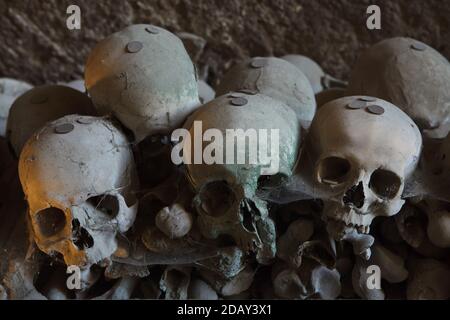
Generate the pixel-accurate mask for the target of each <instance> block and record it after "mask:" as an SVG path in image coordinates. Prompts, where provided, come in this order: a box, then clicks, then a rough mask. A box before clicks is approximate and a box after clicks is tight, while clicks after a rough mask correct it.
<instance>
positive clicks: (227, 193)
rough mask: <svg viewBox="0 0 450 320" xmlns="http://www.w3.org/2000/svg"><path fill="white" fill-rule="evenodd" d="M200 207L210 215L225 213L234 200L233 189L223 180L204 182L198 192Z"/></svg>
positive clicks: (217, 215) (215, 215)
mask: <svg viewBox="0 0 450 320" xmlns="http://www.w3.org/2000/svg"><path fill="white" fill-rule="evenodd" d="M199 196H200V202H201V208H202V209H203V210H204V211H205V212H206V213H207V214H209V215H210V216H213V217H219V216H221V215H223V214H225V213H226V212H227V211H228V209H229V208H230V207H231V206H232V205H233V203H234V202H235V201H236V197H235V195H234V192H233V190H231V188H230V186H229V185H228V184H227V183H226V182H225V181H214V182H210V183H208V184H206V185H205V186H204V187H203V188H202V190H201V191H200V193H199Z"/></svg>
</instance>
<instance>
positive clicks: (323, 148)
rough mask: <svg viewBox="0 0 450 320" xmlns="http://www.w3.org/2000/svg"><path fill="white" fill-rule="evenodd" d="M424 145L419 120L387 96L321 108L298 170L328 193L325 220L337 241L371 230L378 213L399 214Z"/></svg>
mask: <svg viewBox="0 0 450 320" xmlns="http://www.w3.org/2000/svg"><path fill="white" fill-rule="evenodd" d="M421 147H422V138H421V135H420V132H419V130H418V128H417V126H416V125H415V124H414V122H413V121H412V120H411V119H410V118H409V117H408V116H407V115H406V114H405V113H403V112H402V111H401V110H400V109H398V108H397V107H395V106H394V105H392V104H390V103H388V102H386V101H383V100H381V99H376V98H373V97H366V96H354V97H345V98H341V99H338V100H334V101H332V102H330V103H328V104H326V105H324V106H323V107H321V108H320V109H319V111H318V112H317V115H316V117H315V118H314V121H313V123H312V125H311V128H310V131H309V134H308V137H307V139H306V145H305V147H304V150H303V153H302V158H301V160H300V165H299V167H298V170H300V171H301V172H302V173H305V179H307V180H308V181H309V183H310V184H311V185H312V186H313V190H316V191H317V194H321V193H322V195H321V198H322V199H323V201H324V205H325V206H324V217H323V218H324V220H325V221H327V225H328V231H329V232H330V233H331V234H332V236H333V237H334V238H335V239H336V240H341V239H343V238H344V236H346V235H347V236H350V235H351V237H353V238H355V237H357V235H356V233H355V232H356V231H357V232H358V233H361V234H367V233H368V232H369V227H370V224H371V222H372V220H373V219H374V218H375V217H376V216H392V215H394V214H396V213H398V211H399V210H400V209H401V207H402V205H403V203H404V200H402V198H401V195H402V192H403V190H404V185H405V180H406V179H407V178H408V177H409V176H410V175H411V173H412V172H413V171H414V169H415V168H416V165H417V162H418V159H419V155H420V152H421ZM371 242H373V241H371ZM370 245H371V243H370V244H369V246H370Z"/></svg>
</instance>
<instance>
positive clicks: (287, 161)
mask: <svg viewBox="0 0 450 320" xmlns="http://www.w3.org/2000/svg"><path fill="white" fill-rule="evenodd" d="M180 37H181V38H182V39H183V40H184V41H190V40H192V39H196V41H198V39H201V38H199V37H196V36H194V35H188V34H186V33H183V34H180ZM200 43H201V48H200V51H201V49H203V47H204V45H205V44H204V41H203V42H202V41H200ZM197 49H198V48H197ZM199 55H201V52H200V53H199V52H196V53H194V54H193V53H192V52H189V53H188V52H187V51H186V49H185V47H184V45H183V42H182V40H180V38H179V37H177V36H176V35H174V34H172V33H170V32H169V31H167V30H164V29H163V28H160V27H156V26H153V25H132V26H130V27H127V28H125V29H124V30H121V31H119V32H117V33H115V34H113V35H111V36H109V37H108V38H106V39H104V40H102V41H101V42H100V43H98V44H97V45H96V47H95V48H94V49H93V51H92V52H91V54H90V56H89V58H88V60H87V64H86V69H85V79H84V83H85V87H86V90H87V91H86V93H84V92H80V91H77V90H75V89H73V88H70V87H68V86H67V85H48V86H42V87H35V88H33V89H30V88H29V87H27V86H26V85H23V86H21V87H20V89H19V90H18V91H17V92H18V93H16V92H14V93H12V90H11V89H7V88H8V83H10V82H5V83H6V84H7V85H6V86H5V85H4V87H5V88H6V90H5V92H4V93H2V92H0V93H1V94H2V95H0V102H1V103H2V105H1V106H0V107H1V110H9V109H10V110H9V117H8V124H7V139H8V142H9V143H10V145H11V147H12V150H13V152H14V153H15V154H16V156H17V157H18V168H19V176H20V182H21V185H22V189H23V192H24V194H25V197H26V200H27V203H28V207H27V210H26V211H27V212H26V213H21V212H11V213H10V217H9V218H8V219H5V221H3V222H2V224H3V225H6V226H8V225H10V226H13V223H14V221H22V225H23V226H29V227H28V228H26V227H22V228H21V229H20V228H19V229H18V230H19V231H17V232H15V233H14V236H15V237H17V239H19V240H20V241H19V240H18V241H9V242H5V246H6V245H8V247H5V249H6V250H7V253H5V254H4V257H2V259H1V260H2V265H0V266H1V267H2V268H0V293H2V295H3V296H4V297H5V298H9V299H23V298H42V299H74V298H76V299H92V298H96V299H129V298H154V299H161V298H165V299H222V298H223V299H230V298H232V299H240V298H246V299H247V298H249V299H261V298H264V299H278V298H283V299H346V298H357V297H359V298H362V299H406V298H407V299H448V298H450V283H449V281H450V280H449V279H450V265H449V261H450V260H449V258H450V255H449V252H450V251H449V247H450V162H449V159H450V136H449V135H448V132H449V130H450V129H449V128H450V126H449V122H450V64H449V63H448V61H447V60H446V59H445V58H444V57H443V56H441V55H440V54H439V53H438V52H437V51H435V50H434V49H432V48H431V47H429V46H427V45H425V44H424V43H422V42H419V41H416V40H413V39H409V38H393V39H388V40H385V41H382V42H381V43H378V44H376V45H374V46H373V47H371V48H369V49H368V50H367V51H366V52H365V53H363V54H362V55H361V57H360V58H359V61H358V62H357V64H356V66H355V68H354V71H353V73H352V75H351V76H350V82H349V83H348V85H347V83H346V82H344V81H341V80H338V79H335V78H333V77H331V76H330V75H327V74H326V73H325V72H324V71H323V70H322V69H321V67H320V66H319V65H318V64H316V63H315V62H314V61H312V60H311V59H309V58H307V57H305V56H301V55H288V56H285V57H282V58H276V57H255V58H251V59H248V60H245V61H241V62H239V63H238V64H236V65H235V66H234V67H233V68H231V69H230V70H229V72H228V73H227V74H226V75H225V76H224V77H223V79H222V81H220V84H219V85H218V86H217V88H216V92H217V97H214V91H213V90H212V89H211V87H209V86H208V85H207V84H206V80H207V79H205V78H202V79H199V76H198V74H197V68H196V67H195V66H194V63H193V61H192V60H191V58H192V57H194V56H197V57H198V56H199ZM8 81H10V80H8ZM71 86H72V87H73V86H75V88H77V86H76V84H71ZM8 90H9V91H8ZM24 91H25V93H23V92H24ZM22 93H23V94H22ZM19 94H20V96H19V97H18V98H17V99H16V100H15V101H14V103H12V106H11V102H12V101H13V99H12V98H9V99H8V98H4V97H5V96H13V97H14V99H15V97H16V96H18V95H19ZM2 112H3V111H2ZM3 113H5V112H3ZM6 113H8V112H7V111H6ZM5 117H6V116H5ZM198 123H200V124H201V127H202V130H203V132H206V131H207V130H208V129H215V130H216V132H219V133H223V134H224V135H225V134H226V132H228V130H241V133H245V132H248V130H252V129H254V130H256V131H257V132H263V131H264V130H266V131H267V132H271V131H274V130H275V131H276V132H277V133H278V136H277V141H278V142H279V148H278V151H277V152H276V155H277V164H278V165H277V167H276V170H275V171H274V172H270V173H267V172H266V171H264V170H262V169H263V168H262V165H261V164H260V163H258V162H250V156H249V153H250V149H251V148H252V146H250V145H247V144H245V143H244V144H239V143H238V141H239V137H238V138H237V139H234V140H232V143H231V144H224V145H223V148H222V149H221V148H220V145H219V144H218V141H217V139H218V138H217V136H215V138H214V139H212V138H211V137H210V138H209V141H210V143H211V144H213V143H215V146H216V147H218V148H216V149H215V153H214V156H215V159H219V158H220V157H221V156H223V155H224V154H228V152H232V153H233V154H234V155H237V156H239V155H241V156H242V155H243V156H244V159H245V160H246V161H244V162H233V161H232V162H221V161H213V162H211V161H210V162H207V161H200V162H198V161H191V160H193V159H192V158H195V157H196V156H197V154H195V155H193V154H191V153H190V152H187V150H188V149H184V147H186V146H194V145H195V144H196V143H197V142H198V141H197V139H198V137H196V134H198V132H196V130H197V128H196V124H198ZM180 128H183V129H185V130H184V131H179V132H185V133H187V134H186V135H185V136H183V138H184V139H175V138H174V135H173V133H175V132H177V129H180ZM243 139H244V140H245V137H244V138H243ZM270 139H272V140H271V141H270V142H268V141H266V142H267V143H266V144H267V145H266V146H265V147H266V149H267V147H268V145H269V144H270V145H271V143H272V142H274V141H273V139H275V138H273V137H272V136H271V138H270ZM270 139H269V140H270ZM207 142H208V141H200V148H201V149H200V151H201V152H200V153H201V154H202V155H203V154H204V152H206V150H207V149H208V148H210V149H211V145H210V144H208V143H207ZM180 147H181V148H180ZM259 147H260V146H259ZM174 150H183V155H182V157H181V158H182V159H183V160H184V162H183V163H181V164H180V163H176V162H174V161H173V154H174ZM219 151H220V152H219ZM259 152H260V153H261V152H262V151H261V150H259ZM186 153H187V154H186ZM218 153H219V154H220V156H219V155H218ZM4 216H5V215H3V216H2V215H0V217H4ZM6 220H7V221H6ZM25 221H28V224H24V223H25ZM1 230H3V229H0V231H1ZM29 234H30V235H31V236H29ZM0 244H2V242H0ZM15 245H16V246H17V247H14V246H15ZM2 252H3V249H2ZM2 255H3V253H2ZM12 266H14V267H12ZM77 268H78V269H77ZM68 270H79V277H80V280H81V284H80V285H78V286H74V287H68V286H67V285H66V284H67V283H69V282H70V281H67V280H68V277H70V274H71V273H70V272H69V273H68V274H66V271H68ZM13 272H14V273H19V274H20V275H21V279H22V281H17V277H14V276H13V274H12V273H13ZM267 279H270V281H267Z"/></svg>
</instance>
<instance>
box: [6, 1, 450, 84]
mask: <svg viewBox="0 0 450 320" xmlns="http://www.w3.org/2000/svg"><path fill="white" fill-rule="evenodd" d="M69 4H77V5H79V6H80V8H81V17H82V22H81V23H82V28H81V30H75V31H70V30H68V29H67V27H66V19H67V17H68V15H67V14H66V9H67V6H68V5H69ZM369 4H378V5H379V6H380V7H381V11H382V30H380V31H369V30H368V29H367V28H366V18H367V15H366V8H367V6H368V5H369ZM133 23H152V24H155V25H159V26H162V27H166V28H168V29H169V30H171V31H186V32H192V33H195V34H197V35H200V36H202V37H204V38H205V39H206V40H207V41H208V44H207V47H206V50H205V52H204V53H203V55H202V56H201V58H200V66H201V65H205V64H207V65H209V66H210V68H209V75H210V77H209V80H210V81H211V82H212V83H214V81H216V80H217V79H218V78H219V77H220V75H221V74H222V73H223V72H224V70H226V69H227V68H229V67H230V65H231V64H232V63H233V62H235V61H236V60H239V59H242V58H245V57H248V56H268V55H275V56H279V55H284V54H287V53H302V54H305V55H308V56H310V57H312V58H313V59H315V60H316V61H318V62H319V63H320V64H321V65H322V66H323V67H324V68H325V69H326V71H328V72H329V73H331V74H332V75H335V76H337V77H341V78H344V79H345V78H347V77H348V74H349V70H350V68H351V66H352V64H353V63H354V62H355V59H356V58H357V56H358V54H359V53H360V52H361V49H363V48H365V47H367V46H369V45H371V44H373V43H375V42H377V41H379V40H381V39H384V38H387V37H392V36H410V37H414V38H416V39H418V40H422V41H424V42H426V43H428V44H430V45H431V46H433V47H435V48H436V49H438V50H439V51H441V52H442V53H443V54H444V55H445V56H446V57H447V58H450V44H449V43H450V30H449V29H450V28H449V25H450V1H449V0H426V1H425V0H397V1H394V0H385V1H382V0H381V1H377V0H372V1H369V0H333V1H330V0H278V1H274V0H249V1H244V0H227V1H223V0H216V1H201V0H200V1H199V0H160V1H159V0H148V1H145V0H141V1H119V0H116V1H113V0H110V1H107V0H96V1H92V0H45V1H41V0H14V1H12V0H0V26H1V28H0V39H1V41H0V77H13V78H17V79H24V80H27V81H30V82H31V83H33V84H41V83H51V82H56V81H63V80H71V79H76V78H80V77H81V76H82V74H83V65H84V62H85V60H86V58H87V55H88V53H89V50H90V49H91V48H92V47H93V46H94V44H95V43H96V42H97V41H98V40H100V39H102V38H103V37H105V36H107V35H108V34H110V33H112V32H115V31H118V30H120V29H121V28H123V27H125V26H127V25H129V24H133Z"/></svg>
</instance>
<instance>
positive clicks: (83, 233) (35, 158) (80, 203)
mask: <svg viewBox="0 0 450 320" xmlns="http://www.w3.org/2000/svg"><path fill="white" fill-rule="evenodd" d="M19 175H20V181H21V184H22V187H23V190H24V192H25V195H26V198H27V201H28V205H29V215H30V218H31V222H32V229H33V234H34V238H35V241H36V243H37V245H38V246H39V248H40V249H41V250H42V251H44V252H46V253H48V254H51V253H55V252H58V253H60V254H62V255H63V257H64V260H65V262H66V264H68V265H90V264H93V263H97V262H99V261H101V260H103V259H105V258H109V257H110V256H111V255H112V254H113V253H114V252H115V250H116V249H117V239H116V235H117V234H118V233H124V232H126V231H127V230H128V229H129V228H130V227H131V226H132V224H133V222H134V220H135V216H136V210H137V200H136V199H135V197H134V193H133V191H134V190H136V188H137V185H136V181H137V180H136V173H135V167H134V159H133V155H132V152H131V150H130V147H129V143H128V141H127V140H126V137H125V135H124V134H123V133H122V132H121V131H119V129H118V128H117V127H116V126H115V125H114V124H113V123H112V122H110V121H109V120H108V119H105V118H96V117H89V116H79V115H71V116H66V117H63V118H60V119H58V120H56V121H53V122H50V123H48V124H47V125H46V126H44V127H43V128H42V129H41V130H39V131H38V132H37V133H35V134H34V135H33V136H32V137H31V138H30V140H28V142H27V143H26V145H25V146H24V149H23V151H22V153H21V156H20V160H19Z"/></svg>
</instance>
